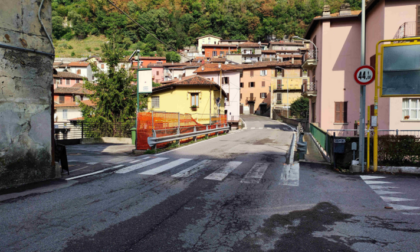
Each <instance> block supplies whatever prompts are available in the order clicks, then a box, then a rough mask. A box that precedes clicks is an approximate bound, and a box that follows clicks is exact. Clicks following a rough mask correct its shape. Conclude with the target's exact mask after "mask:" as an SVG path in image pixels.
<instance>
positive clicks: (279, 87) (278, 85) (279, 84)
mask: <svg viewBox="0 0 420 252" xmlns="http://www.w3.org/2000/svg"><path fill="white" fill-rule="evenodd" d="M277 89H279V90H280V89H281V80H277Z"/></svg>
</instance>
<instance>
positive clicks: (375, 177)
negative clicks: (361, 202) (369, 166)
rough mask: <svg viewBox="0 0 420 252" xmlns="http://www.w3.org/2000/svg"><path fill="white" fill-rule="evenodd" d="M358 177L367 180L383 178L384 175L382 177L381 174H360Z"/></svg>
mask: <svg viewBox="0 0 420 252" xmlns="http://www.w3.org/2000/svg"><path fill="white" fill-rule="evenodd" d="M360 177H361V178H362V179H363V180H367V179H383V178H385V177H382V176H366V175H360Z"/></svg>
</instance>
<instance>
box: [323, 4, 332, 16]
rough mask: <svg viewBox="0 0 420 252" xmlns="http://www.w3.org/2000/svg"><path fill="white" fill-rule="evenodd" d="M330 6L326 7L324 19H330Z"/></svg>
mask: <svg viewBox="0 0 420 252" xmlns="http://www.w3.org/2000/svg"><path fill="white" fill-rule="evenodd" d="M330 10H331V9H330V6H329V5H324V11H323V12H322V16H323V17H329V16H330Z"/></svg>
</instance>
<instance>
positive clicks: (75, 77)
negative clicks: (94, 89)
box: [53, 72, 83, 80]
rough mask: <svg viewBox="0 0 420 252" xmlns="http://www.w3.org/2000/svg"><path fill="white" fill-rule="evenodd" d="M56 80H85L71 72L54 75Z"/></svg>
mask: <svg viewBox="0 0 420 252" xmlns="http://www.w3.org/2000/svg"><path fill="white" fill-rule="evenodd" d="M53 77H54V78H64V79H79V80H83V77H82V76H80V75H78V74H75V73H71V72H57V74H54V75H53Z"/></svg>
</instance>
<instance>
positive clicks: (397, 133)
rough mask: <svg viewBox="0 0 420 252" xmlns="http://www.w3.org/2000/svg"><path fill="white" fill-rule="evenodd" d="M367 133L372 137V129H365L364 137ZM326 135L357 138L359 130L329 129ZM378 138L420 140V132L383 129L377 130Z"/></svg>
mask: <svg viewBox="0 0 420 252" xmlns="http://www.w3.org/2000/svg"><path fill="white" fill-rule="evenodd" d="M368 132H370V136H371V137H372V136H373V133H374V132H373V129H370V130H368V129H365V136H367V134H368ZM327 133H328V134H329V135H330V136H333V135H334V134H335V136H336V137H357V136H359V129H329V130H327ZM378 135H379V136H386V135H391V136H414V137H416V138H420V130H398V129H397V130H385V129H378Z"/></svg>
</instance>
